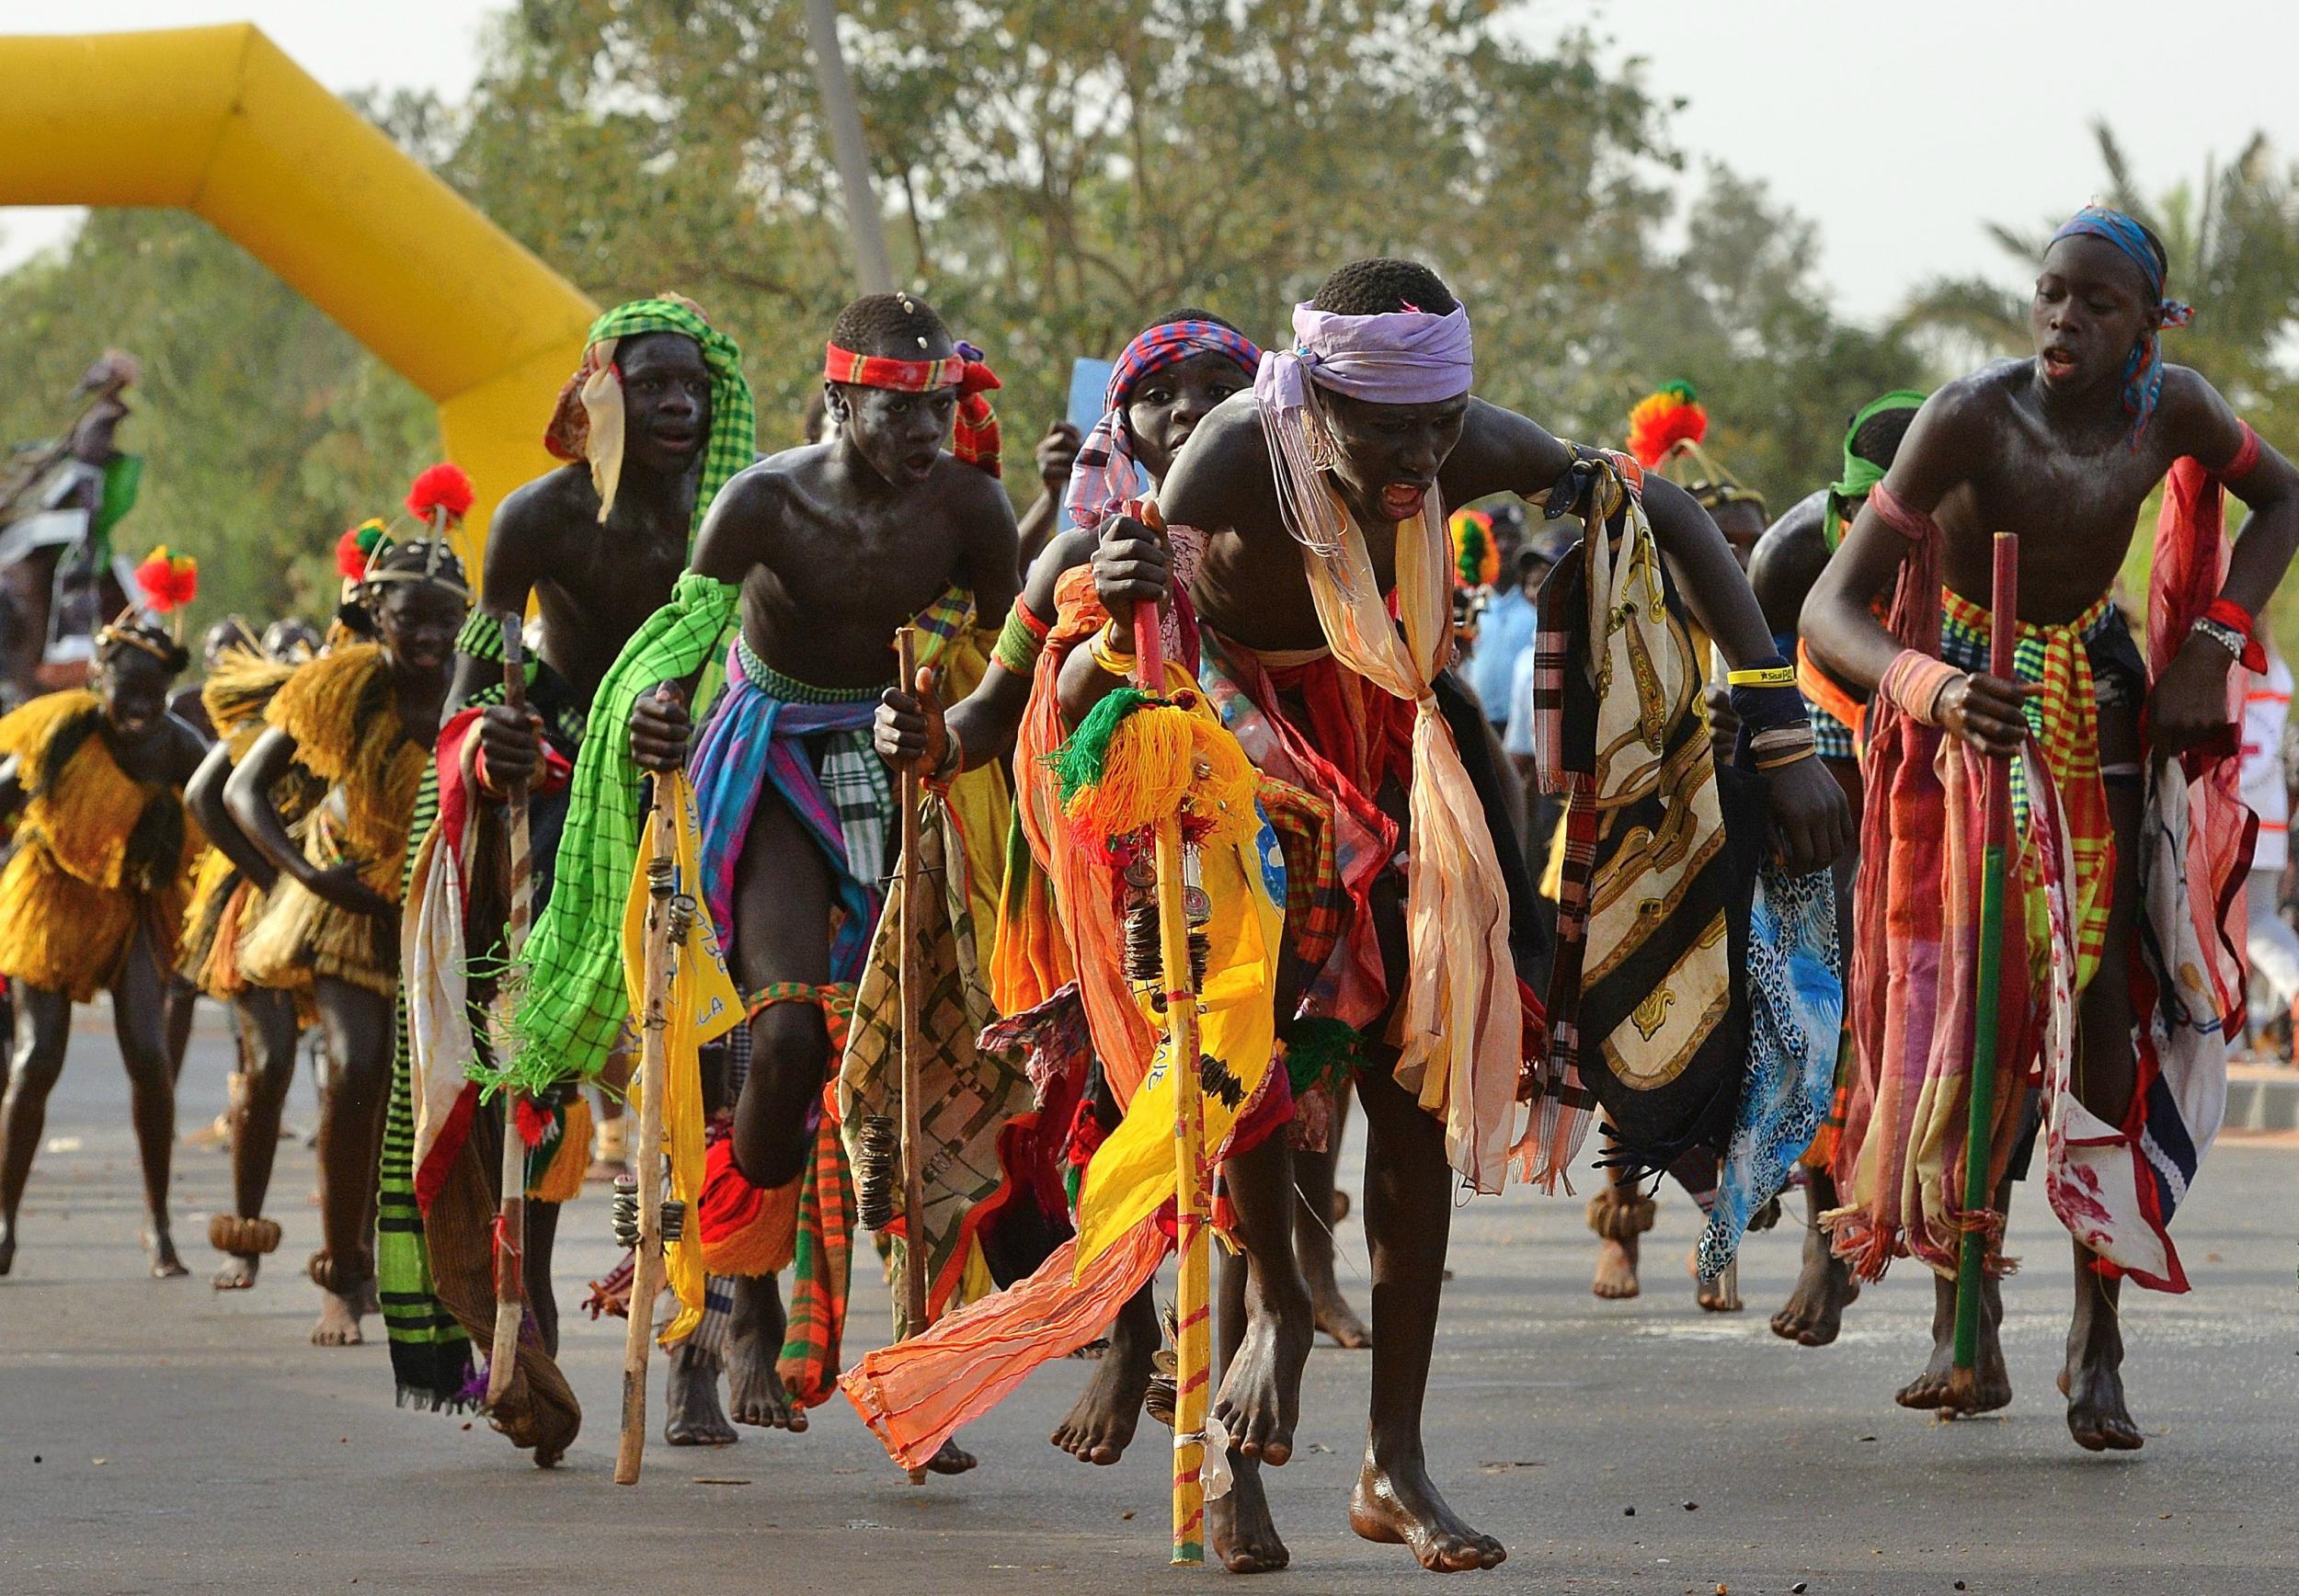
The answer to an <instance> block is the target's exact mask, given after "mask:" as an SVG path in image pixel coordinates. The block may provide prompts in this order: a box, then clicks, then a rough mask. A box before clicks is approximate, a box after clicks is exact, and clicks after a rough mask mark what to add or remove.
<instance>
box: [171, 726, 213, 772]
mask: <svg viewBox="0 0 2299 1596" xmlns="http://www.w3.org/2000/svg"><path fill="white" fill-rule="evenodd" d="M167 736H168V746H167V779H168V781H171V782H173V783H175V784H177V785H178V786H180V785H182V784H183V783H185V782H187V781H190V780H191V778H192V773H193V772H194V771H196V770H199V769H200V761H201V760H202V759H205V758H207V757H208V742H207V739H206V738H205V737H202V736H201V735H200V730H199V728H198V727H197V726H194V725H193V724H191V723H190V722H189V721H187V720H185V719H184V718H183V717H182V716H181V715H178V714H176V713H173V712H170V713H169V714H168V717H167Z"/></svg>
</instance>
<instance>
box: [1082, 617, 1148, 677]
mask: <svg viewBox="0 0 2299 1596" xmlns="http://www.w3.org/2000/svg"><path fill="white" fill-rule="evenodd" d="M1086 652H1087V653H1088V654H1090V655H1092V656H1093V663H1094V664H1096V665H1098V666H1100V667H1102V668H1103V669H1104V670H1106V671H1108V672H1109V673H1110V674H1111V675H1112V676H1131V675H1133V674H1134V665H1135V658H1136V656H1133V655H1130V654H1120V653H1118V652H1117V650H1116V649H1115V648H1113V647H1112V646H1111V645H1110V629H1109V628H1108V627H1107V626H1104V627H1103V628H1102V630H1101V631H1099V632H1097V633H1094V634H1093V642H1092V644H1091V645H1090V646H1089V647H1088V648H1087V650H1086Z"/></svg>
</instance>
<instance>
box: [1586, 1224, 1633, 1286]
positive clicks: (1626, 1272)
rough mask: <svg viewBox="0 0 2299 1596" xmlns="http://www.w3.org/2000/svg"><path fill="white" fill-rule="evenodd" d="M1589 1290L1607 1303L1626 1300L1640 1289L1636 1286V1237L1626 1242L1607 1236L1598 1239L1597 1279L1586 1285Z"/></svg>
mask: <svg viewBox="0 0 2299 1596" xmlns="http://www.w3.org/2000/svg"><path fill="white" fill-rule="evenodd" d="M1588 1289H1589V1290H1590V1291H1592V1292H1594V1293H1596V1295H1598V1296H1600V1297H1603V1298H1604V1299H1605V1300H1606V1301H1607V1302H1621V1301H1625V1300H1627V1299H1628V1298H1630V1297H1632V1296H1634V1295H1636V1294H1637V1293H1638V1292H1640V1291H1641V1290H1642V1289H1643V1288H1642V1287H1641V1286H1640V1285H1638V1284H1637V1243H1636V1237H1633V1236H1632V1237H1630V1238H1629V1239H1628V1240H1626V1241H1615V1240H1613V1239H1612V1238H1610V1237H1598V1239H1597V1242H1596V1279H1595V1280H1594V1281H1592V1282H1589V1288H1588Z"/></svg>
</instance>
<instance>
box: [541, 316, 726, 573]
mask: <svg viewBox="0 0 2299 1596" xmlns="http://www.w3.org/2000/svg"><path fill="white" fill-rule="evenodd" d="M643 333H677V334H679V335H680V336H683V337H689V338H692V339H693V340H694V341H695V343H696V344H697V345H698V346H699V347H700V348H701V349H702V351H703V364H704V365H705V366H707V367H708V368H709V369H710V373H711V431H710V437H709V439H707V440H706V441H705V442H704V443H703V475H702V480H701V482H700V484H699V485H697V487H696V489H695V494H694V514H693V517H692V519H691V520H690V521H689V522H688V527H687V542H688V546H689V547H690V548H692V546H693V542H694V534H695V533H697V532H699V531H701V530H703V517H704V516H705V515H707V514H709V513H710V507H711V501H712V500H713V499H715V498H716V497H717V496H718V490H719V489H720V488H722V487H725V486H726V480H727V478H729V477H731V476H733V475H734V474H735V473H737V472H738V471H740V470H742V469H743V468H744V467H745V466H748V465H749V464H750V463H751V462H752V461H754V460H756V459H757V458H758V422H757V419H756V416H755V415H754V414H753V410H752V405H751V399H750V384H749V381H748V380H746V379H745V378H744V376H743V374H742V351H741V349H740V348H738V347H737V346H736V344H735V341H734V339H732V338H730V337H728V336H726V334H725V333H722V332H720V331H719V330H718V329H717V328H716V327H714V326H712V325H711V324H710V318H709V317H708V316H705V315H704V314H703V308H702V307H701V306H700V305H698V304H696V303H695V302H693V301H692V300H688V299H681V298H680V297H679V296H678V295H676V294H663V295H660V296H658V298H655V299H641V300H632V301H631V302H628V303H627V304H620V305H617V306H615V308H614V309H612V310H611V311H609V312H607V314H604V315H602V316H600V318H599V319H598V320H597V321H595V322H593V323H592V324H591V325H590V336H589V337H588V338H586V339H585V340H584V342H585V348H584V350H583V361H582V364H581V365H579V366H578V367H577V368H576V369H575V374H574V375H573V376H571V377H569V378H568V379H567V380H566V384H565V386H563V387H561V388H560V390H559V400H558V405H557V406H556V407H555V409H554V410H553V411H552V412H551V425H550V426H549V428H546V429H545V430H544V432H543V447H544V448H545V449H547V450H550V451H551V452H552V454H553V455H555V456H556V457H557V458H558V459H560V460H565V461H578V460H580V461H589V462H590V481H591V485H592V486H593V487H595V488H596V489H598V492H599V519H600V521H601V522H604V521H605V520H606V519H607V515H608V512H610V511H611V510H612V509H613V508H614V495H615V488H616V486H617V485H618V484H619V483H620V482H621V481H622V477H623V372H622V371H621V369H620V368H618V367H617V366H616V365H615V363H614V349H615V345H616V343H617V342H618V341H619V340H621V339H623V338H635V337H637V336H639V335H641V334H643Z"/></svg>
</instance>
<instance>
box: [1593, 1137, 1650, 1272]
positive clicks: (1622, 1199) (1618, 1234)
mask: <svg viewBox="0 0 2299 1596" xmlns="http://www.w3.org/2000/svg"><path fill="white" fill-rule="evenodd" d="M1653 1208H1654V1203H1653V1199H1652V1198H1650V1197H1647V1196H1645V1195H1644V1194H1643V1193H1642V1192H1641V1191H1638V1190H1637V1181H1636V1179H1635V1177H1634V1176H1632V1175H1630V1173H1629V1172H1628V1171H1627V1170H1625V1169H1616V1170H1614V1171H1613V1172H1612V1179H1611V1181H1610V1182H1609V1183H1608V1184H1607V1186H1606V1187H1605V1188H1604V1189H1603V1190H1602V1191H1598V1192H1597V1193H1596V1196H1594V1197H1592V1198H1590V1199H1589V1200H1588V1227H1589V1229H1590V1230H1592V1231H1594V1232H1595V1233H1596V1279H1595V1280H1594V1281H1592V1282H1589V1290H1590V1292H1591V1293H1593V1294H1596V1296H1599V1297H1602V1298H1604V1299H1605V1300H1606V1301H1607V1302H1625V1301H1627V1300H1628V1299H1629V1298H1630V1297H1632V1296H1635V1295H1636V1294H1638V1293H1639V1292H1641V1290H1643V1287H1642V1286H1641V1285H1640V1284H1639V1283H1638V1282H1637V1237H1640V1236H1641V1235H1643V1234H1644V1233H1645V1232H1646V1231H1648V1230H1650V1229H1652V1228H1653Z"/></svg>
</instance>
